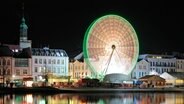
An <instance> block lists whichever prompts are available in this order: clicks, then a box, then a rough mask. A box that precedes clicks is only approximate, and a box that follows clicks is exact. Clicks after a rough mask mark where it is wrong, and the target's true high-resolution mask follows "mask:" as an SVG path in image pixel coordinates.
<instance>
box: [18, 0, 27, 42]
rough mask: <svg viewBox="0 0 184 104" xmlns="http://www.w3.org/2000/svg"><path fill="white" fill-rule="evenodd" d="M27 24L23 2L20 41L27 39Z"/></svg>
mask: <svg viewBox="0 0 184 104" xmlns="http://www.w3.org/2000/svg"><path fill="white" fill-rule="evenodd" d="M27 29H28V27H27V25H26V21H25V18H24V3H23V4H22V20H21V24H20V41H27Z"/></svg>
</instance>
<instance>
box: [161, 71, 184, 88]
mask: <svg viewBox="0 0 184 104" xmlns="http://www.w3.org/2000/svg"><path fill="white" fill-rule="evenodd" d="M160 77H162V78H164V79H165V80H166V87H175V86H176V87H179V86H184V72H164V73H162V74H161V75H160Z"/></svg>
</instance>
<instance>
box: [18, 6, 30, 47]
mask: <svg viewBox="0 0 184 104" xmlns="http://www.w3.org/2000/svg"><path fill="white" fill-rule="evenodd" d="M27 30H28V26H27V25H26V20H25V18H24V4H23V5H22V20H21V24H20V40H19V45H20V48H21V49H23V48H28V47H30V48H31V43H32V42H31V40H27V33H28V31H27Z"/></svg>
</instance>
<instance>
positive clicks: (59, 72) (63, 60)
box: [32, 47, 69, 84]
mask: <svg viewBox="0 0 184 104" xmlns="http://www.w3.org/2000/svg"><path fill="white" fill-rule="evenodd" d="M68 61H69V58H68V55H67V53H66V52H65V51H64V50H62V49H49V48H47V47H45V48H32V63H33V64H32V73H33V79H34V81H35V82H43V81H46V80H49V81H48V82H49V83H50V84H51V83H54V82H61V81H60V80H57V78H56V77H62V76H63V77H67V76H68V75H69V74H68V63H69V62H68ZM48 75H50V76H53V77H54V76H55V78H52V80H51V79H47V77H48ZM61 79H62V78H61Z"/></svg>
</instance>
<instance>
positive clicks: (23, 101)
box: [0, 93, 184, 104]
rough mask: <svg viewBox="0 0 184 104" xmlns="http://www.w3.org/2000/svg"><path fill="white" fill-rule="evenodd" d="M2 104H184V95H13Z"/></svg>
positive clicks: (0, 98)
mask: <svg viewBox="0 0 184 104" xmlns="http://www.w3.org/2000/svg"><path fill="white" fill-rule="evenodd" d="M0 104H184V93H94V94H86V93H85V94H76V93H75V94H52V95H51V94H50V95H49V94H47V95H45V94H13V95H0Z"/></svg>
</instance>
